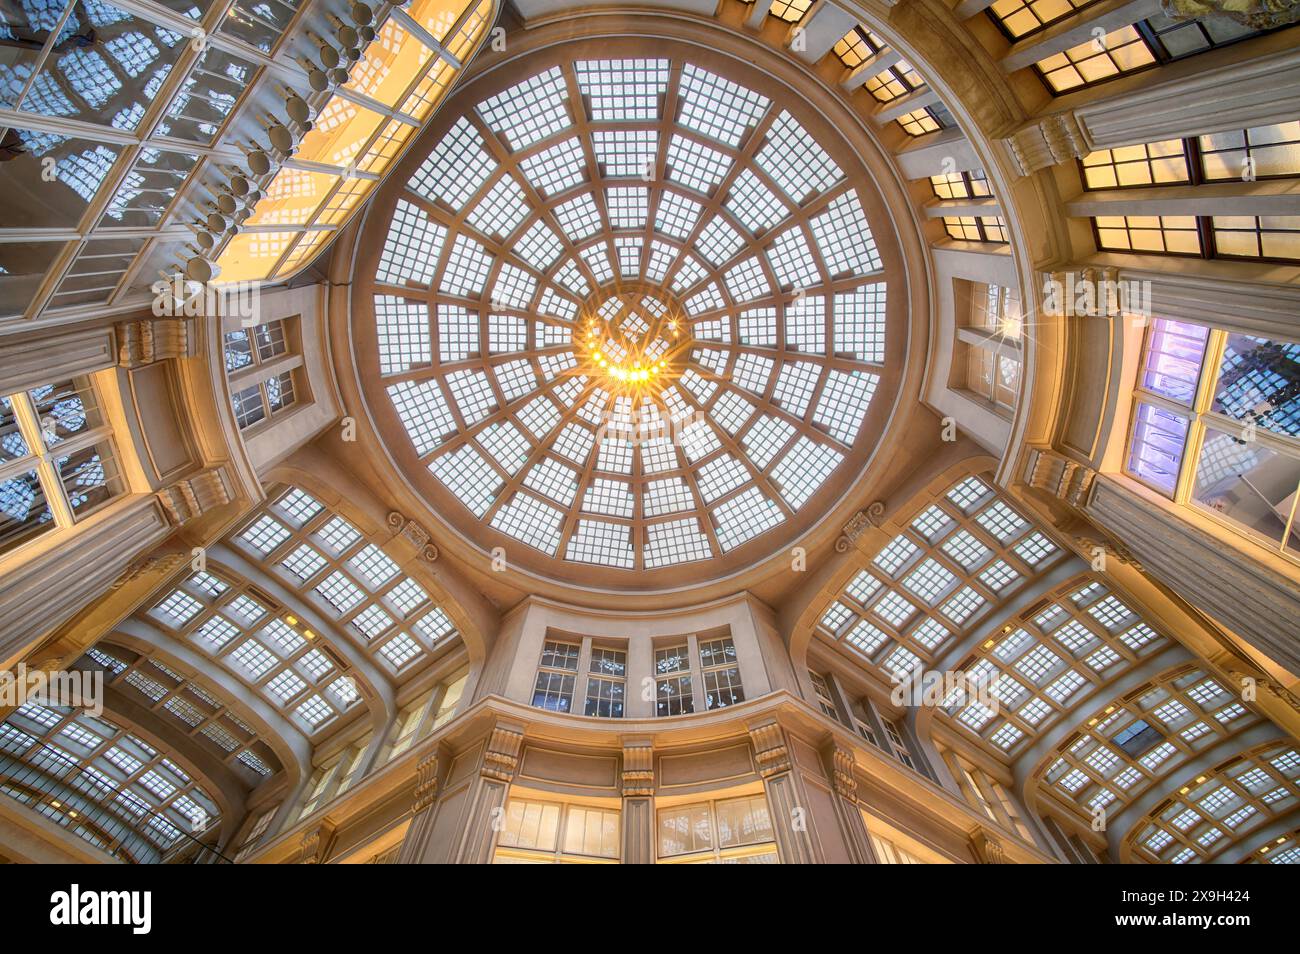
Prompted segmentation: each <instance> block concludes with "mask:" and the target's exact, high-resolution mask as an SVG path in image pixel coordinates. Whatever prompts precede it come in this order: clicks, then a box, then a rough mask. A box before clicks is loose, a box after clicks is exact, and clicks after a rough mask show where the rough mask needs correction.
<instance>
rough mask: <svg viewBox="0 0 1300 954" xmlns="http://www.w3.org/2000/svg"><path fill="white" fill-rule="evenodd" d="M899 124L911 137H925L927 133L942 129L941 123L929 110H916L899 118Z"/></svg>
mask: <svg viewBox="0 0 1300 954" xmlns="http://www.w3.org/2000/svg"><path fill="white" fill-rule="evenodd" d="M898 124H899V125H900V126H902V127H903V129H904V131H905V132H906V133H907V134H908V135H909V136H923V135H925V134H926V133H929V132H934V131H935V130H938V129H942V128H943V127H942V126H940V125H939V121H938V120H937V119H935V118H934V116H932V115H931V114H930V111H929V110H928V109H924V108H922V109H914V110H912V111H911V112H910V113H908V114H907V115H906V116H900V117H899V118H898Z"/></svg>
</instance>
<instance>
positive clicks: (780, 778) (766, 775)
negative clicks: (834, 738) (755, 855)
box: [749, 719, 823, 865]
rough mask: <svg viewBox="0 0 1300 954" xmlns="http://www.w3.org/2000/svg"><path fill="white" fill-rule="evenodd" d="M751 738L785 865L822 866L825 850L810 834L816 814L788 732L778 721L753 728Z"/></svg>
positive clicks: (758, 724)
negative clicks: (793, 753)
mask: <svg viewBox="0 0 1300 954" xmlns="http://www.w3.org/2000/svg"><path fill="white" fill-rule="evenodd" d="M749 739H750V743H751V744H752V745H753V746H754V759H755V761H756V762H757V763H758V774H759V777H761V778H762V779H763V791H764V793H765V794H766V795H767V810H768V814H769V815H770V816H771V819H772V830H773V831H774V832H775V834H776V844H777V848H778V850H779V851H780V853H781V863H782V864H786V865H810V864H820V863H821V862H822V860H823V859H822V856H821V849H820V847H819V846H818V845H817V843H816V842H815V841H814V840H813V838H812V835H811V834H810V833H809V831H808V824H809V821H810V820H811V817H812V813H811V812H810V811H809V808H808V800H807V799H806V798H805V797H804V792H803V782H802V780H801V779H800V778H799V775H798V772H797V771H795V768H794V761H793V758H792V756H791V754H790V742H789V739H788V738H787V737H786V732H785V729H784V728H783V727H782V726H781V724H780V723H779V722H777V721H776V720H775V719H772V720H769V721H766V722H760V723H757V724H754V725H750V726H749Z"/></svg>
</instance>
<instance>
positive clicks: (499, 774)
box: [479, 726, 524, 782]
mask: <svg viewBox="0 0 1300 954" xmlns="http://www.w3.org/2000/svg"><path fill="white" fill-rule="evenodd" d="M523 747H524V734H523V732H520V731H517V730H515V729H507V728H505V727H503V726H497V727H495V728H494V729H493V730H492V734H491V735H490V736H488V740H487V746H486V747H485V748H484V750H483V765H482V767H481V768H480V769H479V774H480V775H482V776H484V777H485V778H491V779H496V780H497V781H498V782H511V781H513V780H514V777H515V772H516V770H518V768H519V753H520V752H521V751H522V750H523Z"/></svg>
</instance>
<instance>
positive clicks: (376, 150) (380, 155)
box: [357, 119, 415, 173]
mask: <svg viewBox="0 0 1300 954" xmlns="http://www.w3.org/2000/svg"><path fill="white" fill-rule="evenodd" d="M414 133H415V127H414V126H411V125H408V124H407V123H403V122H399V121H398V120H396V119H390V120H389V121H388V125H387V126H385V127H384V131H383V132H381V133H380V134H379V136H378V138H377V139H375V141H374V142H373V143H371V144H370V148H369V149H367V150H366V154H365V155H364V156H362V157H361V158H360V159H358V160H357V168H358V169H360V170H361V171H362V172H374V173H380V172H383V171H384V170H385V169H387V168H388V164H389V163H390V162H391V161H392V159H393V157H394V156H396V155H397V154H398V152H400V151H401V149H402V146H403V145H404V144H405V143H406V140H408V139H410V138H411V136H412V135H413V134H414Z"/></svg>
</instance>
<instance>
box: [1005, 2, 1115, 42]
mask: <svg viewBox="0 0 1300 954" xmlns="http://www.w3.org/2000/svg"><path fill="white" fill-rule="evenodd" d="M1093 2H1094V0H997V2H996V3H994V4H993V6H992V7H991V8H990V12H991V13H992V14H993V18H994V19H995V20H997V21H998V23H1000V24H1001V25H1002V28H1003V29H1004V30H1005V31H1006V33H1007V34H1008V35H1009V36H1011V38H1012V39H1019V38H1020V37H1022V36H1026V35H1028V34H1030V33H1035V32H1037V31H1038V30H1041V29H1042V28H1043V27H1045V26H1047V25H1048V24H1049V23H1055V22H1056V21H1057V20H1060V19H1063V18H1064V17H1068V16H1069V15H1070V14H1072V13H1074V11H1075V10H1079V9H1081V8H1083V7H1086V6H1088V5H1089V4H1091V3H1093Z"/></svg>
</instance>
